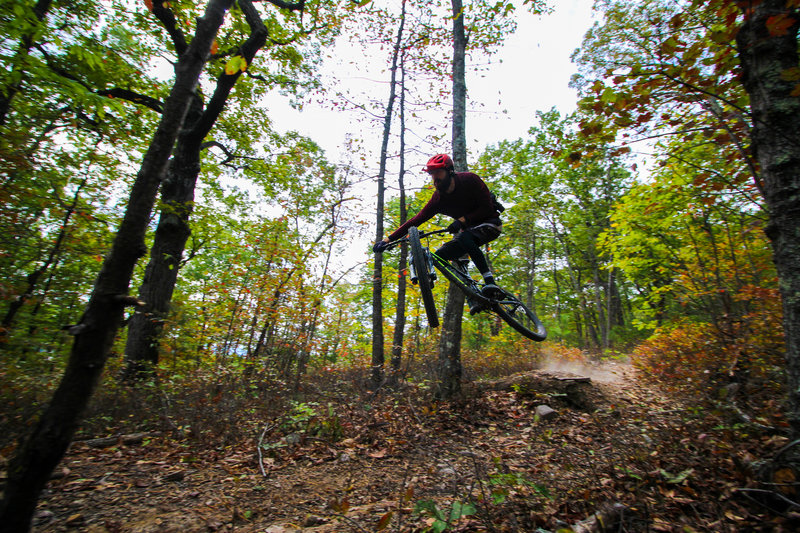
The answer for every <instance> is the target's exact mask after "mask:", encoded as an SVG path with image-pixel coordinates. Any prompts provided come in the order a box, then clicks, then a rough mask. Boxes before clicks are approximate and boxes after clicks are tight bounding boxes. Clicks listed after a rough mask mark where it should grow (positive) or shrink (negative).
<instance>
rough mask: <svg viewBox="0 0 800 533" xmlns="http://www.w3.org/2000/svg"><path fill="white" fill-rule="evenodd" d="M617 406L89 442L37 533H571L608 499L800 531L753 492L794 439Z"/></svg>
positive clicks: (670, 406)
mask: <svg viewBox="0 0 800 533" xmlns="http://www.w3.org/2000/svg"><path fill="white" fill-rule="evenodd" d="M603 393H604V394H603V401H601V402H598V405H597V406H598V407H599V408H598V409H597V410H596V411H593V412H581V411H575V410H571V409H568V408H564V407H561V408H559V409H558V416H557V417H556V418H555V419H553V420H548V421H541V420H538V419H537V417H536V416H535V413H534V411H535V407H536V404H538V403H540V402H542V401H546V400H548V397H547V391H539V394H537V395H535V397H532V396H531V395H527V396H526V395H519V394H516V393H515V392H514V391H487V392H484V393H482V394H481V395H478V396H476V397H474V398H471V399H468V400H465V401H463V402H461V403H451V404H443V403H434V402H432V401H431V400H430V399H428V397H427V396H426V395H425V394H423V393H422V392H419V391H415V390H414V389H410V388H409V389H408V390H407V391H405V392H403V393H402V394H399V395H397V396H394V395H391V394H388V395H385V396H384V397H383V398H382V399H380V400H378V401H374V400H373V401H371V402H366V401H363V403H361V404H360V405H359V404H351V405H348V406H344V405H332V404H331V405H329V406H326V408H325V409H327V411H326V415H325V416H326V417H328V418H330V417H335V418H336V424H337V427H341V428H342V431H341V434H340V435H338V437H339V438H324V433H322V432H313V431H303V430H298V427H297V426H293V427H291V428H288V427H284V430H282V429H281V428H280V424H272V422H273V421H264V422H263V424H264V426H267V427H271V426H268V425H270V424H271V425H272V426H274V429H272V430H271V431H265V432H264V434H263V435H262V440H261V441H259V440H258V435H255V436H254V438H253V441H251V442H242V443H240V444H238V445H236V446H220V447H218V448H200V447H197V445H196V444H195V443H192V442H189V441H172V440H169V439H168V438H166V437H164V438H157V439H152V440H151V441H150V442H147V443H143V444H141V445H131V446H126V445H117V446H112V447H110V448H105V449H95V448H89V447H87V446H81V445H79V444H78V445H76V446H74V447H73V449H72V450H71V452H70V454H69V455H68V456H67V458H66V459H65V463H64V465H63V467H62V468H63V469H64V470H62V471H61V472H62V474H63V475H62V476H61V477H60V479H54V480H52V481H51V483H50V485H49V487H48V492H47V493H46V494H45V496H44V497H43V499H42V501H41V503H40V507H39V509H40V512H39V515H38V524H37V526H36V529H35V531H42V532H44V531H56V530H60V529H61V528H64V527H70V528H72V530H76V531H77V530H82V529H83V530H87V531H88V530H89V529H91V530H92V531H94V532H98V531H108V532H112V531H113V532H125V531H134V530H136V531H170V530H172V531H216V530H225V529H230V528H235V529H236V530H237V531H245V532H246V531H261V532H263V531H270V532H272V533H282V532H286V531H300V530H302V531H316V532H334V531H348V530H350V531H357V530H364V531H404V532H410V531H424V530H430V531H438V530H442V528H445V529H446V530H447V531H489V530H492V531H531V530H535V529H536V528H543V529H546V530H556V529H557V528H558V527H560V526H559V525H560V524H561V525H563V524H564V523H567V524H569V523H576V522H577V521H578V520H581V519H583V518H585V517H587V516H590V515H591V514H592V513H593V512H595V510H597V509H598V508H600V507H601V506H603V505H605V504H607V503H608V502H620V503H622V504H624V505H625V506H627V507H628V508H629V509H631V512H632V514H634V515H635V519H634V520H632V521H631V522H629V523H628V524H627V526H626V527H627V528H628V529H627V530H628V531H637V530H638V531H646V530H650V531H737V530H741V529H742V528H745V529H746V528H752V530H759V528H762V529H763V528H767V529H763V530H774V531H780V530H782V529H783V530H786V531H790V530H792V529H793V527H794V526H795V525H796V524H795V523H794V522H793V516H792V515H791V514H787V513H783V514H781V513H776V512H770V511H769V510H767V509H765V508H764V507H763V505H758V504H755V503H754V502H753V501H752V500H753V499H754V498H753V497H752V496H753V494H755V493H750V494H748V493H746V492H742V489H746V488H748V487H750V488H753V489H756V488H758V484H757V483H756V482H755V481H754V480H753V475H752V471H751V470H752V468H751V467H750V465H752V464H753V462H754V461H756V460H757V459H759V458H766V457H769V456H770V455H771V454H774V453H775V452H776V451H777V450H778V449H780V447H781V446H783V445H784V444H785V443H786V441H785V439H782V438H781V437H775V436H760V435H748V434H746V432H745V431H744V430H743V429H741V428H734V427H732V426H730V425H729V424H728V423H726V421H725V420H724V419H722V418H720V417H719V416H717V415H716V414H714V413H711V412H709V411H706V410H703V409H700V408H699V406H696V405H692V404H690V403H681V402H679V401H678V400H677V399H675V398H668V397H665V396H663V395H661V394H660V393H659V392H658V391H657V390H654V389H649V388H642V387H640V386H637V385H636V384H635V383H632V382H626V383H623V384H620V385H618V386H617V388H615V389H608V388H603ZM551 399H552V400H553V401H557V398H551ZM329 421H330V420H329ZM304 427H307V428H310V427H312V426H310V425H309V426H304ZM287 431H288V433H287ZM290 434H295V435H294V436H293V437H291V438H289V439H287V436H288V435H290ZM258 442H261V443H262V450H261V451H262V453H261V454H258V453H257V449H256V445H257V443H258ZM262 471H263V473H264V474H263V475H262V473H261V472H262ZM781 476H783V477H781ZM776 477H779V478H780V479H784V478H785V479H789V476H788V474H786V473H785V472H776ZM154 509H155V512H154V511H153V510H154ZM92 528H93V529H92ZM637 528H640V529H637ZM648 528H649V529H648Z"/></svg>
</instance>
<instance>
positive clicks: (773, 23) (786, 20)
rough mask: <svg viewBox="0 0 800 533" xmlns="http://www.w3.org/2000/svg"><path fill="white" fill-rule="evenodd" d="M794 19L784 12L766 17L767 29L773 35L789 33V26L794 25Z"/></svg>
mask: <svg viewBox="0 0 800 533" xmlns="http://www.w3.org/2000/svg"><path fill="white" fill-rule="evenodd" d="M795 22H796V20H795V19H794V18H793V17H791V16H789V15H788V14H786V13H781V14H780V15H774V16H772V17H769V18H768V19H767V31H769V34H770V35H771V36H773V37H782V36H784V35H786V34H788V33H789V28H791V27H792V25H794V23H795Z"/></svg>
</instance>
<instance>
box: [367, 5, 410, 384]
mask: <svg viewBox="0 0 800 533" xmlns="http://www.w3.org/2000/svg"><path fill="white" fill-rule="evenodd" d="M405 10H406V2H405V0H403V2H402V4H401V12H400V22H399V24H398V27H397V37H396V39H395V42H394V46H393V47H392V65H391V69H390V72H391V77H390V81H389V99H388V101H387V103H386V114H385V115H384V122H383V137H382V141H381V153H380V162H379V165H380V166H379V169H378V197H377V199H378V210H377V215H376V216H377V220H376V225H375V226H376V227H375V242H378V241H380V240H382V239H383V233H384V232H383V218H384V196H385V194H386V185H385V180H386V159H387V154H388V150H389V137H390V134H391V127H392V115H393V114H394V104H395V100H396V98H397V68H398V62H399V58H400V54H401V49H402V42H403V28H404V27H405V20H406V17H405ZM374 261H375V263H374V266H373V275H372V378H371V379H372V385H373V386H374V387H378V386H379V385H380V384H381V383H382V382H383V365H384V361H385V356H384V349H383V341H384V337H383V254H381V253H380V252H378V253H375V257H374Z"/></svg>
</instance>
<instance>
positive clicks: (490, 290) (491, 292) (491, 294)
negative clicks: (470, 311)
mask: <svg viewBox="0 0 800 533" xmlns="http://www.w3.org/2000/svg"><path fill="white" fill-rule="evenodd" d="M481 294H483V295H484V296H486V297H487V298H489V299H490V300H491V299H496V298H499V297H500V296H502V294H503V291H502V290H500V287H498V286H497V285H495V284H494V283H487V284H486V285H484V286H483V287H482V288H481Z"/></svg>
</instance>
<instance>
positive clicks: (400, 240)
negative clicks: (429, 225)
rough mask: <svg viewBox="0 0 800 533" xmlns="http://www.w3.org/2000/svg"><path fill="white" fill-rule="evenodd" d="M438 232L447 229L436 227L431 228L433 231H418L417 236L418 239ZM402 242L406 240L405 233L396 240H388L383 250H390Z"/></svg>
mask: <svg viewBox="0 0 800 533" xmlns="http://www.w3.org/2000/svg"><path fill="white" fill-rule="evenodd" d="M440 233H447V230H446V229H437V230H433V231H428V232H426V233H420V234H419V238H420V239H424V238H425V237H430V236H431V235H438V234H440ZM404 242H408V235H406V236H405V237H400V238H399V239H397V240H396V241H390V242H389V243H388V246H386V249H385V250H384V251H386V250H391V249H392V248H394V247H395V246H399V245H401V244H402V243H404Z"/></svg>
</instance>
